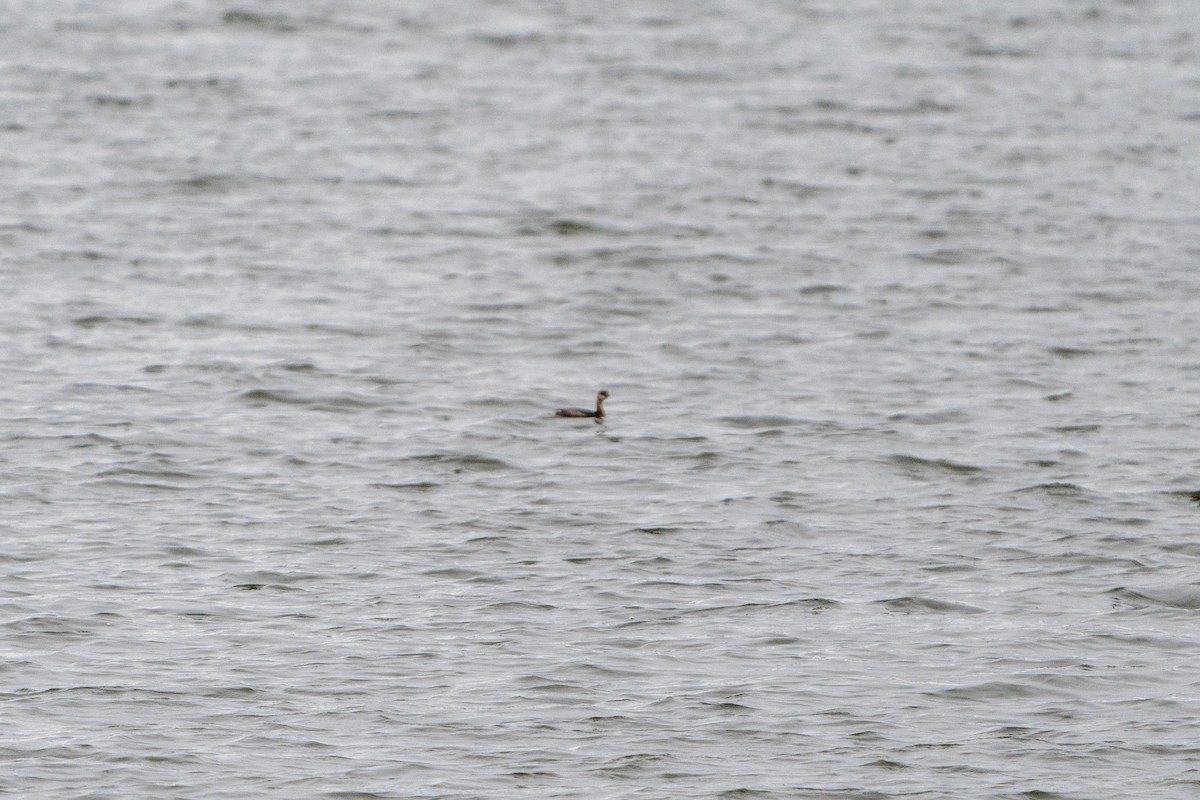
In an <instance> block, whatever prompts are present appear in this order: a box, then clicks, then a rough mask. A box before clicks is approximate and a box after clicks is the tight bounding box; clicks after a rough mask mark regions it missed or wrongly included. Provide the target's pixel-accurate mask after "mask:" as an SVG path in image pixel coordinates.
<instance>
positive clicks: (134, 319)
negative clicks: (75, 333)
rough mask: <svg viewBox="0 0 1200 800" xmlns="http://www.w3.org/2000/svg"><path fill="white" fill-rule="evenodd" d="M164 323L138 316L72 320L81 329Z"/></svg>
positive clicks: (99, 315)
mask: <svg viewBox="0 0 1200 800" xmlns="http://www.w3.org/2000/svg"><path fill="white" fill-rule="evenodd" d="M160 322H162V320H161V319H159V318H158V317H149V316H138V315H130V314H125V315H118V316H109V315H107V314H89V315H87V316H84V317H76V318H75V319H73V320H71V324H72V325H75V326H77V327H80V328H99V327H101V326H105V325H156V324H158V323H160Z"/></svg>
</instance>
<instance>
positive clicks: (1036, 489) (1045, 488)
mask: <svg viewBox="0 0 1200 800" xmlns="http://www.w3.org/2000/svg"><path fill="white" fill-rule="evenodd" d="M1015 493H1017V494H1023V493H1032V494H1047V495H1051V496H1054V497H1076V496H1079V495H1083V494H1085V493H1087V489H1084V488H1083V487H1082V486H1079V485H1078V484H1074V483H1066V482H1063V481H1050V482H1049V483H1035V484H1034V485H1032V486H1025V487H1022V488H1020V489H1017V490H1015Z"/></svg>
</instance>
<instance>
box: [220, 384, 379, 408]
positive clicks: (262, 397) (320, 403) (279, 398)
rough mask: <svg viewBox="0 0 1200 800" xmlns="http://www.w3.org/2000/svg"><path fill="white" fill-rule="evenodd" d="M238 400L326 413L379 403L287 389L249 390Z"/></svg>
mask: <svg viewBox="0 0 1200 800" xmlns="http://www.w3.org/2000/svg"><path fill="white" fill-rule="evenodd" d="M238 399H239V400H243V401H245V402H247V403H252V404H254V405H256V406H265V405H270V404H273V403H277V404H281V405H289V406H308V407H311V408H319V409H322V410H327V411H339V410H345V409H354V408H378V407H379V406H380V405H382V404H381V403H378V402H375V401H372V400H365V399H363V398H361V397H356V396H354V395H336V396H332V397H317V396H311V395H306V394H301V393H299V392H293V391H290V390H287V389H251V390H249V391H246V392H242V393H241V394H240V395H238Z"/></svg>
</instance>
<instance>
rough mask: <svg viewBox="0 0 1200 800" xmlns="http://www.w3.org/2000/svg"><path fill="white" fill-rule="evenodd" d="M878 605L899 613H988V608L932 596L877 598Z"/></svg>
mask: <svg viewBox="0 0 1200 800" xmlns="http://www.w3.org/2000/svg"><path fill="white" fill-rule="evenodd" d="M875 604H876V605H880V606H883V607H884V608H885V609H886V610H888V611H892V612H895V613H898V614H914V613H921V612H932V613H936V614H986V613H988V611H987V609H985V608H979V607H978V606H971V605H967V604H966V603H951V602H948V601H945V600H935V599H933V598H932V597H911V596H909V597H894V598H892V599H890V600H876V601H875Z"/></svg>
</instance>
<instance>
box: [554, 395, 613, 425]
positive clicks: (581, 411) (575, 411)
mask: <svg viewBox="0 0 1200 800" xmlns="http://www.w3.org/2000/svg"><path fill="white" fill-rule="evenodd" d="M607 398H608V392H606V391H604V390H601V391H600V392H599V393H598V394H597V395H596V410H595V411H592V410H591V409H587V408H560V409H558V410H557V411H555V412H554V415H555V416H557V417H587V418H590V419H594V420H596V421H597V422H599V421H600V420H602V419H604V401H605V399H607Z"/></svg>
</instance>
